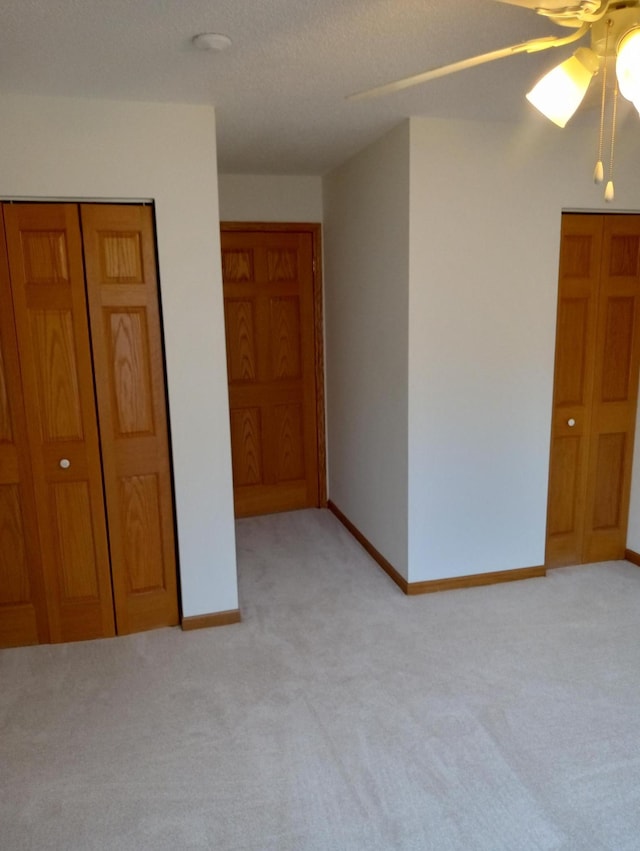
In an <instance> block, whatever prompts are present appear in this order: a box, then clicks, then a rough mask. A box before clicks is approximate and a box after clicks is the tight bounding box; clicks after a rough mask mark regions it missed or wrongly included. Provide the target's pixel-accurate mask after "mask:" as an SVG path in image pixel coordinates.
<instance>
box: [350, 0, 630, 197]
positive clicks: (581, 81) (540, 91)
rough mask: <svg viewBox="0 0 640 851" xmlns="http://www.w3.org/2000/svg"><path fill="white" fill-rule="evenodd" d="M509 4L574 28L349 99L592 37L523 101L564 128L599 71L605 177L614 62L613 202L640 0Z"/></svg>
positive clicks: (599, 171) (598, 176)
mask: <svg viewBox="0 0 640 851" xmlns="http://www.w3.org/2000/svg"><path fill="white" fill-rule="evenodd" d="M497 2H500V3H507V4H509V5H512V6H522V7H524V8H527V9H531V10H532V11H534V12H536V13H537V14H538V15H542V16H544V17H546V18H548V19H549V20H550V21H551V22H552V23H554V24H557V25H559V26H561V27H565V28H569V29H571V30H573V31H572V32H571V33H569V34H568V35H549V36H544V37H542V38H535V39H531V40H530V41H525V42H521V43H519V44H514V45H511V46H509V47H503V48H500V49H498V50H493V51H491V52H489V53H482V54H480V55H479V56H472V57H469V58H467V59H462V60H460V61H458V62H452V63H451V64H449V65H442V66H440V67H438V68H431V69H429V70H427V71H423V72H421V73H419V74H414V75H413V76H410V77H404V78H403V79H401V80H395V81H393V82H391V83H386V84H385V85H382V86H377V87H375V88H373V89H367V90H366V91H362V92H357V93H356V94H353V95H350V96H349V99H351V100H359V99H362V98H369V97H376V96H378V95H386V94H391V93H393V92H397V91H401V90H402V89H406V88H409V87H410V86H415V85H418V84H419V83H426V82H428V81H429V80H435V79H437V78H438V77H444V76H445V75H447V74H453V73H454V72H456V71H463V70H465V69H467V68H473V67H475V66H476V65H483V64H485V63H486V62H493V61H494V60H496V59H504V58H506V57H507V56H514V55H517V54H518V53H538V52H540V51H544V50H549V49H550V48H552V47H563V46H564V45H567V44H572V43H573V42H577V41H579V40H580V39H582V38H584V37H585V36H586V35H587V34H589V36H590V46H589V47H585V46H582V47H579V48H578V49H577V50H576V51H575V53H574V54H573V56H571V57H570V58H569V59H566V60H565V61H564V62H561V63H560V64H559V65H558V66H556V67H555V68H554V69H552V70H551V71H550V72H549V73H548V74H546V75H545V76H544V77H543V78H542V79H541V80H540V81H539V82H538V83H537V84H536V85H535V86H534V87H533V89H532V90H531V91H530V92H528V93H527V99H528V100H529V102H530V103H532V104H533V106H535V107H536V109H538V110H539V111H540V112H542V113H543V115H545V116H546V117H547V118H549V119H550V120H551V121H553V122H554V123H555V124H557V125H558V126H559V127H564V126H565V125H566V123H567V121H568V120H569V119H570V118H571V116H572V115H573V114H574V113H575V112H576V110H577V109H578V107H579V106H580V104H581V103H582V101H583V99H584V96H585V95H586V93H587V89H588V88H589V86H590V84H591V81H592V79H593V78H594V76H595V75H596V74H598V73H600V72H601V73H602V104H601V117H600V142H599V151H598V163H597V165H596V170H595V172H594V180H595V181H596V183H600V182H602V180H603V177H604V170H603V166H602V146H603V136H604V133H603V131H604V123H605V111H606V92H607V73H608V71H609V70H610V67H611V66H613V64H614V63H615V79H616V84H615V90H614V98H613V116H612V123H611V128H612V129H611V158H610V179H609V182H608V183H607V187H606V190H605V198H606V200H608V201H610V200H613V182H612V174H611V173H612V171H613V146H614V140H615V121H616V104H617V96H618V91H619V92H620V94H622V96H623V97H625V98H626V99H627V100H630V101H631V102H632V103H633V104H634V106H635V107H636V109H637V110H638V112H640V0H575V2H570V0H497Z"/></svg>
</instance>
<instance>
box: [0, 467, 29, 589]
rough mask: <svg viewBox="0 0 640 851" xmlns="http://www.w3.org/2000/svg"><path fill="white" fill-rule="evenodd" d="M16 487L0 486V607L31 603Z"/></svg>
mask: <svg viewBox="0 0 640 851" xmlns="http://www.w3.org/2000/svg"><path fill="white" fill-rule="evenodd" d="M20 502H21V501H20V489H19V487H18V485H17V484H11V485H0V606H13V605H16V604H18V605H20V604H28V603H29V602H30V601H31V589H30V584H29V567H28V564H27V551H26V546H25V532H24V521H23V519H22V515H23V512H22V505H21V504H20Z"/></svg>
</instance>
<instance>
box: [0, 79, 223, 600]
mask: <svg viewBox="0 0 640 851" xmlns="http://www.w3.org/2000/svg"><path fill="white" fill-rule="evenodd" d="M0 114H1V115H2V125H3V129H2V133H1V134H0V197H3V198H7V197H26V196H28V197H33V198H42V199H47V198H73V199H76V198H78V199H82V198H93V199H111V198H117V199H129V198H130V199H153V200H154V201H155V210H156V225H157V240H158V253H159V267H160V268H159V272H160V286H161V295H162V305H163V313H164V333H165V344H166V358H167V372H168V394H169V409H170V419H171V434H172V448H173V460H174V474H175V495H176V510H177V524H178V544H179V555H180V579H181V588H182V603H183V612H184V614H185V615H187V616H190V615H198V614H205V613H209V612H218V611H225V610H228V609H235V608H237V605H238V598H237V583H236V562H235V538H234V524H233V501H232V484H231V461H230V438H229V419H228V400H227V378H226V368H225V363H226V360H225V343H224V322H223V313H222V280H221V271H220V244H219V218H218V205H217V198H218V193H217V174H216V139H215V114H214V111H213V109H212V108H210V107H202V106H183V105H172V104H151V103H124V102H114V101H104V100H101V101H93V100H83V99H67V98H55V99H54V98H36V97H13V96H11V97H0Z"/></svg>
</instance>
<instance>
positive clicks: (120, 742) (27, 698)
mask: <svg viewBox="0 0 640 851" xmlns="http://www.w3.org/2000/svg"><path fill="white" fill-rule="evenodd" d="M238 547H239V565H240V583H241V608H242V614H243V618H244V621H243V623H242V624H238V625H235V626H230V627H223V628H220V629H214V630H202V631H199V632H191V633H182V632H181V631H180V630H178V629H167V630H159V631H156V632H151V633H145V634H140V635H135V636H129V637H124V638H117V639H110V640H105V641H95V642H86V643H79V644H69V645H58V646H43V647H34V648H22V649H18V650H7V651H2V653H0V849H2V851H27V849H29V851H41V849H42V851H75V849H78V851H92V849H109V851H116V849H117V851H147V850H148V851H164V849H176V851H178V849H179V850H180V851H182V850H183V849H212V851H213V849H215V851H231V849H238V851H311V849H313V851H330V849H344V851H356V849H357V851H383V849H416V851H418V849H419V851H427V850H428V851H431V849H432V850H433V851H449V850H450V849H451V851H453V850H454V849H455V851H476V849H478V851H479V849H483V851H503V849H504V851H529V849H531V851H533V849H544V850H545V851H551V849H562V851H601V849H610V851H632V849H633V851H637V849H640V570H639V569H638V568H637V567H634V566H632V565H629V564H627V563H625V562H616V563H611V564H605V565H591V566H585V567H580V568H570V569H564V570H558V571H553V572H551V573H550V574H549V576H548V577H547V578H546V579H532V580H528V581H525V582H516V583H511V584H507V585H495V586H489V587H484V588H476V589H468V590H461V591H449V592H445V593H441V594H434V595H427V596H423V597H414V598H407V597H405V596H403V595H402V594H401V593H400V591H399V590H398V589H397V588H396V587H395V585H393V583H392V582H391V581H390V580H389V579H388V578H387V577H386V576H385V574H383V573H382V571H380V570H379V568H378V567H377V566H375V565H374V564H373V562H372V561H371V560H370V559H369V557H368V556H367V555H366V554H365V553H364V552H363V551H362V550H361V549H360V547H359V546H358V544H357V543H356V542H355V541H354V540H353V539H352V538H351V537H350V536H349V535H348V534H347V533H346V532H345V530H344V529H343V528H342V527H341V526H340V525H339V523H338V522H337V521H336V520H335V518H334V517H333V516H332V515H331V514H329V513H328V512H326V511H303V512H296V513H292V514H282V515H274V516H270V517H263V518H252V519H248V520H242V521H240V522H239V523H238Z"/></svg>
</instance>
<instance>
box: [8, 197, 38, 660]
mask: <svg viewBox="0 0 640 851" xmlns="http://www.w3.org/2000/svg"><path fill="white" fill-rule="evenodd" d="M26 428H27V427H26V420H25V415H24V400H23V394H22V379H21V377H20V365H19V361H18V350H17V343H16V338H15V328H14V321H13V301H12V298H11V285H10V281H9V266H8V261H7V256H6V245H5V239H4V222H3V216H2V210H1V209H0V647H13V646H21V645H25V644H38V643H43V642H46V641H48V640H49V626H48V618H47V612H46V599H45V592H44V583H43V576H42V564H41V561H40V537H39V533H38V524H37V519H36V512H35V500H34V494H33V480H32V476H31V464H30V461H29V444H28V438H27V430H26Z"/></svg>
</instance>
